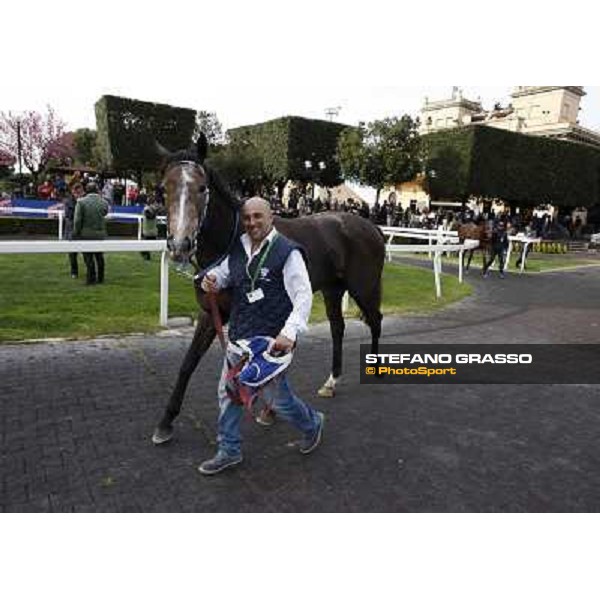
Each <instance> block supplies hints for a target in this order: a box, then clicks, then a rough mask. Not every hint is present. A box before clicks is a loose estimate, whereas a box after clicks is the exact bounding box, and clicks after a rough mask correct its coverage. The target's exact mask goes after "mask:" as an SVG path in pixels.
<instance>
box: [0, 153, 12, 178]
mask: <svg viewBox="0 0 600 600" xmlns="http://www.w3.org/2000/svg"><path fill="white" fill-rule="evenodd" d="M14 164H15V158H14V156H11V155H10V154H9V153H8V152H6V151H5V150H2V148H0V179H4V178H5V177H8V176H9V175H10V174H11V173H12V168H13V165H14Z"/></svg>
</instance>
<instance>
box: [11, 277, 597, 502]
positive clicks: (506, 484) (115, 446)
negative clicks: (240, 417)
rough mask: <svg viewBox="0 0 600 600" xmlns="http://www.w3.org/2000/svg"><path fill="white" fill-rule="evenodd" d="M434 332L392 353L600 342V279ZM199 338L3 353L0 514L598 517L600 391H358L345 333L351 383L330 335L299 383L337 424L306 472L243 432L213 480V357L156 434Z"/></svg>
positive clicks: (321, 335) (390, 335)
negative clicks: (237, 454) (206, 473)
mask: <svg viewBox="0 0 600 600" xmlns="http://www.w3.org/2000/svg"><path fill="white" fill-rule="evenodd" d="M469 279H470V280H471V281H472V282H474V284H475V286H476V294H475V295H474V296H473V297H471V298H468V299H467V300H465V301H463V302H461V303H459V304H458V305H455V306H453V307H451V308H449V309H447V310H445V311H444V312H442V313H439V314H436V315H435V316H433V317H410V318H393V319H386V321H385V324H384V334H385V338H384V340H383V341H384V342H388V343H393V342H401V343H432V342H435V341H439V340H440V339H441V338H440V336H443V339H444V341H445V342H448V343H506V342H512V343H559V344H564V343H596V342H597V341H598V338H599V336H600V310H599V308H598V303H599V299H600V269H599V268H587V269H581V270H577V271H571V272H565V273H552V274H548V275H535V276H533V275H526V276H523V277H519V276H516V275H511V276H509V278H508V279H507V280H505V281H501V280H499V279H497V278H495V277H492V278H491V279H489V280H487V281H485V282H483V281H481V280H480V278H479V277H478V276H477V275H476V274H472V275H470V276H469ZM190 339H191V331H190V330H177V331H171V332H165V333H163V334H160V335H155V336H130V337H124V338H108V339H97V340H93V341H79V342H50V343H38V344H21V345H16V344H13V345H3V346H0V402H1V414H0V452H1V454H0V511H2V512H17V511H19V512H20V511H29V512H41V511H77V512H96V511H120V512H128V511H160V512H167V511H327V512H334V511H394V512H395V511H453V512H454V511H553V512H554V511H597V510H598V509H600V436H598V432H599V431H600V406H599V402H598V401H599V399H600V398H599V394H598V392H599V389H598V386H590V385H572V386H555V385H529V386H516V385H513V386H491V385H488V386H475V385H473V386H406V387H404V386H386V387H385V388H382V387H380V386H361V385H359V369H358V362H359V343H360V342H363V343H366V342H367V341H368V335H367V329H366V328H365V327H364V325H362V324H361V323H359V322H352V323H350V324H349V326H348V329H347V337H346V342H345V350H346V355H345V358H346V369H345V379H344V382H343V384H342V385H341V386H340V388H339V395H338V396H337V398H335V399H333V400H323V399H318V398H316V395H315V390H316V389H317V388H318V386H319V384H320V383H322V382H323V381H324V380H325V379H326V377H327V375H328V365H329V352H330V345H329V336H328V327H327V326H326V325H317V326H315V327H313V328H311V331H310V333H309V335H307V336H306V337H305V339H304V341H303V343H302V345H301V346H300V348H299V351H298V353H297V359H296V361H295V365H294V367H293V372H292V374H291V380H292V382H293V383H294V386H295V388H296V391H297V392H298V393H299V394H300V395H301V396H303V397H304V398H306V399H307V400H309V401H310V402H312V403H313V404H314V405H315V406H316V407H317V408H318V409H319V410H323V411H324V412H325V413H326V414H327V427H326V431H325V437H324V442H323V445H322V447H321V448H320V449H319V451H318V452H316V453H315V454H314V455H312V456H310V457H304V456H301V455H300V454H299V453H298V451H297V448H295V447H294V445H293V440H294V437H295V435H294V432H293V431H292V430H290V429H289V428H288V427H287V426H286V425H284V424H282V423H280V424H278V425H277V426H276V427H274V428H272V429H270V430H265V429H262V428H260V427H258V426H257V425H255V424H254V423H252V422H251V421H249V420H248V421H247V422H245V423H244V427H243V429H244V435H245V443H244V452H245V461H244V463H243V464H242V465H241V466H240V467H239V468H237V469H236V470H232V471H231V472H227V473H224V474H222V475H221V476H218V477H215V478H211V479H208V478H204V477H202V476H201V475H200V474H198V472H197V470H196V467H197V466H198V464H199V463H200V462H201V461H202V460H203V459H205V458H207V457H209V456H211V455H212V453H213V452H214V449H215V448H214V436H215V423H216V416H217V407H216V400H215V389H216V384H217V376H218V370H219V367H220V350H219V347H218V345H217V344H215V345H213V347H212V348H211V350H210V352H209V353H208V354H207V355H206V356H205V358H204V360H203V362H202V363H201V365H200V367H199V369H198V370H197V371H196V373H195V374H194V376H193V378H192V381H191V384H190V387H189V389H188V394H187V396H186V400H185V403H184V410H183V412H182V415H181V416H180V418H179V420H178V421H177V422H176V437H175V439H174V440H173V442H172V443H170V444H168V445H166V446H164V447H159V448H155V447H154V446H153V445H152V444H151V442H150V437H151V434H152V430H153V427H154V425H155V423H156V421H157V419H158V418H159V416H160V414H161V412H162V410H163V408H164V405H165V403H166V400H167V398H168V395H169V393H170V390H171V388H172V386H173V384H174V382H175V378H176V374H177V371H178V369H179V366H180V363H181V360H182V358H183V355H184V353H185V351H186V349H187V346H188V344H189V340H190Z"/></svg>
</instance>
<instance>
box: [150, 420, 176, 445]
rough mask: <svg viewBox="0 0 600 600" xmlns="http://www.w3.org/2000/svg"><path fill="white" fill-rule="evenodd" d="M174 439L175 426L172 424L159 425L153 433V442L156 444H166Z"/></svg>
mask: <svg viewBox="0 0 600 600" xmlns="http://www.w3.org/2000/svg"><path fill="white" fill-rule="evenodd" d="M172 439H173V426H172V425H168V426H165V425H159V426H158V427H157V428H156V429H155V430H154V434H153V435H152V443H153V444H154V445H155V446H160V445H161V444H166V443H167V442H170V441H171V440H172Z"/></svg>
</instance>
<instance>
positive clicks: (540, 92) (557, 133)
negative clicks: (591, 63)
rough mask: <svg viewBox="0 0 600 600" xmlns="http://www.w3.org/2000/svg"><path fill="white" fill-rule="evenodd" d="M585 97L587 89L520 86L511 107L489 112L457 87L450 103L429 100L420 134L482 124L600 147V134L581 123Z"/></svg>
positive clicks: (500, 105) (422, 118)
mask: <svg viewBox="0 0 600 600" xmlns="http://www.w3.org/2000/svg"><path fill="white" fill-rule="evenodd" d="M585 95H586V94H585V91H584V89H583V86H550V85H538V86H517V87H515V88H514V89H513V92H512V94H511V101H510V103H509V104H508V105H507V106H502V104H501V103H497V104H496V105H495V106H494V107H493V108H492V109H491V110H485V109H484V108H483V106H482V104H481V101H480V100H479V99H478V100H477V101H473V100H468V99H466V98H465V97H464V96H463V93H462V90H460V89H459V88H457V87H455V88H453V91H452V97H451V98H450V99H448V100H438V101H435V102H430V101H429V99H428V98H425V103H424V105H423V108H422V109H421V130H420V132H421V134H427V133H432V132H434V131H440V130H443V129H450V128H452V127H460V126H463V125H471V124H479V125H486V126H488V127H497V128H499V129H507V130H509V131H514V132H517V133H524V134H526V135H539V136H544V137H551V138H554V139H560V140H566V141H571V142H578V143H582V144H589V145H592V146H597V147H600V133H598V132H597V131H592V130H591V129H587V128H585V127H582V126H581V125H580V123H579V112H580V110H581V107H580V104H581V99H582V98H583V97H584V96H585Z"/></svg>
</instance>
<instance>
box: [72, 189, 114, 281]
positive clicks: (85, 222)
mask: <svg viewBox="0 0 600 600" xmlns="http://www.w3.org/2000/svg"><path fill="white" fill-rule="evenodd" d="M86 192H87V195H86V196H85V197H83V198H81V200H79V201H78V202H77V206H76V207H75V219H74V227H73V238H74V239H79V240H103V239H106V221H105V217H106V215H107V214H108V209H109V206H108V202H107V201H106V200H104V199H103V198H102V197H101V196H100V194H99V193H98V184H96V183H95V182H94V181H90V182H88V184H87V187H86ZM83 260H84V262H85V266H86V269H87V277H86V282H85V283H86V285H93V284H95V283H104V254H103V253H102V252H84V253H83ZM96 267H97V268H96Z"/></svg>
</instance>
